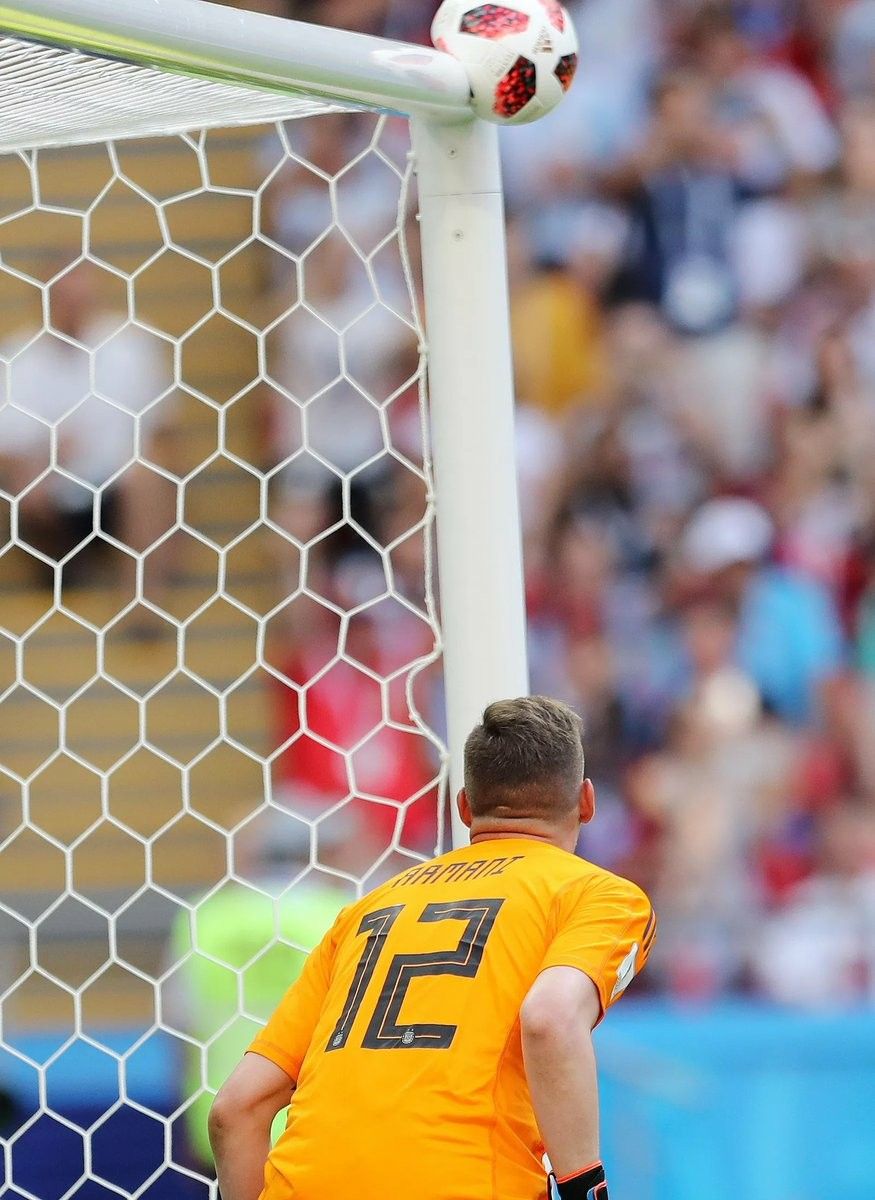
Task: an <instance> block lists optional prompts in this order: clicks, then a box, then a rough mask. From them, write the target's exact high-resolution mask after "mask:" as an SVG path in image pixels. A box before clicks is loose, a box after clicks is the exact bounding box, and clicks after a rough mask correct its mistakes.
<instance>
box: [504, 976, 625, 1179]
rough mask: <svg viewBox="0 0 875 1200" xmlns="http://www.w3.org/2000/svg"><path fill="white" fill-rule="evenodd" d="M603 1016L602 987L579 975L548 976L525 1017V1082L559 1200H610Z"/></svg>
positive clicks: (534, 989) (533, 992) (529, 1000)
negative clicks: (602, 1120)
mask: <svg viewBox="0 0 875 1200" xmlns="http://www.w3.org/2000/svg"><path fill="white" fill-rule="evenodd" d="M600 1015H601V1002H600V1000H599V995H598V992H597V991H596V987H595V984H594V983H593V982H592V980H590V979H589V978H588V977H587V976H586V975H584V974H583V972H581V971H578V970H576V969H575V968H574V967H550V968H548V969H547V970H546V971H542V973H541V974H540V975H539V976H538V978H537V979H536V981H535V983H534V985H533V986H532V988H531V990H530V991H529V994H528V995H527V996H526V998H525V1000H524V1001H523V1006H522V1009H521V1011H520V1027H521V1030H522V1042H523V1058H524V1060H525V1068H526V1078H527V1080H528V1084H529V1092H530V1094H531V1097H532V1105H533V1107H534V1110H535V1117H536V1119H537V1122H538V1128H539V1129H540V1131H541V1137H542V1138H543V1139H544V1145H545V1146H546V1147H547V1154H548V1155H549V1158H550V1162H551V1164H552V1166H553V1171H554V1173H555V1177H556V1185H555V1186H556V1189H557V1194H558V1195H559V1197H560V1200H607V1195H608V1193H607V1186H606V1184H605V1182H604V1171H603V1170H602V1166H601V1163H600V1161H599V1102H598V1083H597V1079H596V1063H595V1052H594V1050H593V1045H592V1030H593V1026H594V1025H595V1024H596V1022H597V1021H598V1019H599V1016H600Z"/></svg>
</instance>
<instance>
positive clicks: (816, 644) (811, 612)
mask: <svg viewBox="0 0 875 1200" xmlns="http://www.w3.org/2000/svg"><path fill="white" fill-rule="evenodd" d="M773 534H774V530H773V526H772V523H771V521H770V520H769V518H768V516H767V515H766V513H765V512H764V511H763V509H762V508H760V507H759V506H758V505H756V504H754V503H753V502H752V501H749V500H740V499H731V498H720V499H714V500H711V501H709V502H708V503H707V504H705V505H704V506H703V507H702V508H701V509H699V511H698V512H697V513H696V514H695V515H694V517H693V518H692V520H691V521H690V523H689V525H688V526H687V529H686V530H685V532H684V537H683V544H682V549H683V562H684V566H685V567H686V568H687V569H688V570H689V571H690V572H691V574H692V577H693V579H694V580H696V581H697V582H698V583H700V584H703V585H704V586H707V587H710V588H711V589H712V590H713V593H714V594H715V595H716V596H718V597H719V598H720V599H721V600H722V601H723V602H724V603H726V604H727V605H731V606H732V607H733V608H734V609H735V611H736V612H737V614H738V623H739V624H738V637H737V651H736V652H737V656H738V662H739V664H740V665H741V666H742V667H743V668H744V669H745V670H746V671H747V672H748V673H749V674H750V677H751V678H752V679H753V680H754V682H755V683H756V685H757V687H758V688H759V691H760V693H761V695H762V697H763V700H764V701H765V703H766V704H767V705H768V706H769V708H770V709H771V711H773V712H775V713H776V714H778V715H779V716H781V717H782V718H784V719H786V720H790V721H796V722H804V721H806V720H810V719H811V718H812V717H813V715H814V714H815V713H816V710H817V704H818V687H819V685H821V684H822V683H823V682H824V681H826V680H828V679H829V678H830V677H831V676H833V675H834V674H836V673H837V672H838V671H839V670H840V669H841V668H842V666H843V649H844V648H843V637H842V630H841V623H840V620H839V617H838V613H837V612H836V610H835V608H834V606H833V604H832V602H831V600H830V597H829V594H828V592H826V590H825V589H824V588H823V587H821V586H820V585H818V584H817V583H816V582H814V581H813V580H811V579H808V578H806V577H805V576H803V575H801V574H799V573H795V572H792V571H790V570H788V569H787V568H784V567H781V566H777V565H775V564H771V563H769V562H768V552H769V549H770V547H771V544H772V539H773Z"/></svg>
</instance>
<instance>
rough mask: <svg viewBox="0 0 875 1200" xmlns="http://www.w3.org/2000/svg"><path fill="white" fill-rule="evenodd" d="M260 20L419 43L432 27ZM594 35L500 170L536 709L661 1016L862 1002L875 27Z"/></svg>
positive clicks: (312, 8)
mask: <svg viewBox="0 0 875 1200" xmlns="http://www.w3.org/2000/svg"><path fill="white" fill-rule="evenodd" d="M270 7H271V8H272V9H273V10H277V11H278V10H280V9H282V11H284V12H286V13H288V14H289V15H295V16H306V17H307V18H308V19H314V18H316V19H322V20H325V21H327V22H329V23H334V24H338V25H350V26H352V27H357V28H360V29H363V30H365V31H367V32H376V33H384V34H389V35H391V36H399V37H405V38H420V39H423V40H424V39H425V38H426V36H427V28H428V23H429V20H430V18H431V16H432V15H433V11H434V7H435V6H434V4H433V3H411V2H410V0H407V2H405V3H404V4H403V5H402V4H400V3H387V2H385V0H382V2H381V0H375V2H374V3H365V4H363V3H360V2H358V0H357V2H356V3H355V4H346V3H343V0H336V2H330V0H328V2H326V3H323V4H309V5H285V4H282V5H281V4H276V3H274V4H271V5H270ZM572 7H573V8H574V10H575V17H576V21H577V25H578V30H579V34H580V40H581V57H580V67H579V73H578V79H577V82H576V84H575V87H574V89H573V90H572V93H571V95H570V97H569V99H568V100H567V102H566V103H565V105H564V107H563V108H561V109H560V110H559V111H558V112H557V113H556V114H554V115H553V116H552V117H551V118H550V119H549V120H548V121H547V122H546V123H544V124H543V125H538V126H533V127H530V128H527V129H525V128H524V129H514V130H510V131H507V133H506V134H505V135H504V159H505V172H506V182H507V191H508V207H509V218H510V235H511V279H512V303H513V313H514V346H515V355H516V369H517V392H518V466H519V477H520V484H521V491H522V502H523V523H524V540H525V555H526V576H527V590H528V609H529V637H530V661H531V672H532V686H533V688H534V689H536V690H539V691H544V692H547V693H550V694H553V695H558V696H561V697H563V698H565V699H567V700H568V701H570V702H571V703H573V704H574V705H575V706H576V707H577V709H578V710H579V711H580V713H581V715H582V716H583V719H584V722H585V728H586V744H587V749H588V755H589V771H590V773H591V775H592V776H593V778H594V780H595V782H596V785H597V788H598V794H599V798H600V814H599V819H598V821H597V822H596V824H595V825H594V826H593V827H592V829H591V830H588V831H587V832H586V833H585V835H584V838H583V840H582V844H581V851H582V853H585V854H587V855H589V856H592V857H593V858H596V859H598V860H599V861H600V862H603V863H605V864H606V865H608V866H610V867H612V868H615V869H617V870H619V871H622V872H625V873H628V874H630V875H632V876H633V877H634V878H636V879H638V880H639V881H640V882H641V883H643V884H644V885H645V886H646V887H648V888H649V889H650V890H651V891H652V892H653V894H654V896H655V899H656V904H657V907H658V909H659V911H660V914H661V918H662V923H661V928H662V935H661V948H660V952H659V954H658V956H656V958H655V969H654V970H653V972H652V973H651V978H652V979H653V980H654V981H655V984H656V986H658V987H660V988H662V989H667V990H669V991H670V992H671V993H673V994H675V995H678V996H681V997H686V998H695V999H707V998H709V997H713V996H717V995H719V994H723V993H725V992H728V991H734V990H745V991H749V992H750V991H752V992H755V993H759V994H764V995H767V996H771V997H774V998H778V999H781V1000H786V1001H789V1002H793V1003H797V1004H803V1005H808V1004H810V1005H819V1004H829V1003H857V1002H865V1001H869V1002H872V1001H875V750H873V746H875V3H873V2H872V0H822V2H820V3H805V2H804V0H798V2H793V0H748V2H739V3H735V4H732V3H718V4H703V3H697V2H695V0H677V2H674V3H672V2H669V0H582V2H581V3H578V4H577V5H573V6H572ZM355 136H356V133H355V123H354V121H353V123H352V125H350V126H349V127H348V129H347V132H346V138H347V145H346V149H345V154H346V157H347V158H348V157H349V154H350V150H352V151H353V153H354V152H355ZM338 156H340V155H339V154H338ZM295 194H296V193H295V189H294V187H292V188H291V190H290V191H289V192H288V193H287V194H286V197H285V200H284V203H285V204H286V205H288V207H289V211H295V207H294V205H295ZM368 195H369V196H370V194H368ZM371 219H373V218H372V217H371V216H369V220H371ZM383 347H385V349H386V361H387V362H388V361H389V360H390V359H392V358H393V357H397V348H396V347H393V346H392V344H391V340H389V339H387V340H385V341H383V342H381V343H380V350H382V349H383ZM379 352H380V351H379V350H377V348H376V343H374V342H372V343H371V347H370V353H371V354H372V355H374V354H379ZM377 361H378V360H377V359H376V358H372V363H374V362H377ZM403 373H404V370H403V368H402V370H401V375H402V376H403ZM370 491H371V493H373V489H370ZM368 492H369V489H367V488H364V489H363V495H364V496H367V494H368ZM413 492H414V493H415V488H414V489H413ZM388 495H389V497H390V499H389V503H388V509H387V510H385V511H384V512H383V517H382V519H383V520H384V521H385V520H386V519H387V512H388V513H389V514H392V515H397V512H396V510H395V505H396V504H397V506H398V508H401V507H403V506H406V511H405V512H404V516H403V519H401V520H399V521H398V522H397V527H398V528H403V527H404V525H405V522H407V521H409V520H410V519H411V508H412V509H413V510H415V509H416V504H417V501H416V499H415V494H414V495H413V496H412V497H411V495H410V494H407V495H406V496H399V497H397V498H395V499H392V496H393V493H392V491H391V489H390V491H389V493H388ZM384 499H385V495H384ZM412 519H413V520H414V521H415V519H416V517H415V512H414V515H413V518H412ZM419 549H420V550H421V546H420V547H419ZM416 552H417V551H416V548H412V550H411V556H414V555H415V553H416ZM349 561H350V560H349V559H348V558H347V559H346V562H347V564H348V563H349ZM359 569H360V570H361V571H364V569H365V560H364V558H362V559H361V560H360V567H359ZM415 575H416V572H415V571H412V572H411V575H410V577H411V578H414V577H415ZM347 585H348V586H355V585H354V584H350V581H349V580H348V581H347ZM404 627H405V619H404V614H403V613H401V612H398V613H396V614H395V615H394V619H393V620H390V621H389V622H388V623H387V624H386V625H385V626H384V627H383V630H382V633H383V634H385V632H386V631H387V630H388V631H389V634H390V636H389V637H388V638H387V639H384V644H386V645H391V644H392V637H393V636H397V635H398V631H400V630H401V629H402V628H404ZM409 633H410V631H409V630H408V635H409ZM402 656H403V655H402ZM349 702H350V696H349V693H346V694H344V691H343V689H342V688H341V689H340V691H339V693H338V697H337V704H336V710H335V711H336V714H337V719H340V720H343V719H345V715H346V710H348V708H349ZM427 774H428V773H427V771H425V772H424V773H423V774H422V775H421V779H422V783H423V785H424V784H425V781H426V778H427ZM416 778H417V776H416V767H415V764H413V763H411V764H410V773H409V775H408V776H407V777H406V778H405V779H404V782H403V786H404V787H406V788H407V789H408V794H409V788H410V787H411V786H413V783H414V781H415V780H416ZM382 786H383V792H382V793H381V794H385V795H389V796H392V795H398V794H399V793H398V791H397V786H398V783H397V781H396V784H395V786H396V790H395V791H393V790H392V787H393V784H392V781H388V780H386V779H385V778H383V781H382Z"/></svg>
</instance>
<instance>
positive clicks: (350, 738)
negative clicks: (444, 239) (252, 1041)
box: [0, 51, 443, 1200]
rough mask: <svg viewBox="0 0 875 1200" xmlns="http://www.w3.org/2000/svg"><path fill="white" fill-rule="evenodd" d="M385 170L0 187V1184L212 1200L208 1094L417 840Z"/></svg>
mask: <svg viewBox="0 0 875 1200" xmlns="http://www.w3.org/2000/svg"><path fill="white" fill-rule="evenodd" d="M48 53H50V54H54V53H55V52H53V51H49V52H48ZM7 62H8V60H7ZM105 69H106V71H107V72H108V75H107V78H108V77H109V75H110V74H111V73H112V71H114V70H115V68H114V67H113V66H110V67H107V68H105ZM97 84H98V90H99V88H100V86H101V81H100V80H97ZM80 86H81V76H80V77H79V80H78V81H77V85H76V94H77V101H78V98H79V88H80ZM168 86H169V87H170V85H168ZM204 86H211V85H204ZM86 90H87V89H86ZM171 91H172V87H171ZM169 94H170V93H168V95H169ZM154 99H155V97H154V96H153V100H154ZM83 102H85V101H84V100H83ZM41 103H42V101H41V100H35V101H34V102H33V109H34V113H36V111H37V110H38V109H39V108H40V106H41ZM47 111H48V110H47V109H46V110H45V111H44V112H43V113H42V116H45V114H46V112H47ZM52 119H54V118H52ZM408 158H409V155H408V139H407V127H406V124H405V123H403V122H400V121H397V120H392V119H387V118H378V117H375V116H371V115H364V114H348V113H347V114H333V115H327V116H321V117H314V118H312V119H310V120H307V121H302V122H291V123H289V124H288V125H287V126H283V125H279V126H275V127H265V128H260V129H246V130H241V129H238V130H224V131H213V132H209V133H208V132H204V131H202V132H199V133H195V134H187V135H184V136H180V137H175V138H165V139H160V140H154V141H141V142H128V143H117V144H112V143H110V144H108V145H102V146H92V147H89V148H87V149H84V148H83V149H80V150H71V149H66V150H41V151H39V152H36V151H29V152H28V151H23V152H18V153H15V154H12V155H9V156H7V157H6V158H4V160H3V162H2V172H0V342H2V345H0V363H2V395H0V489H2V490H0V503H2V512H0V521H2V525H0V548H2V549H0V607H2V622H0V624H2V634H0V993H2V1042H0V1090H6V1091H8V1092H9V1093H10V1095H11V1096H12V1098H13V1104H14V1113H13V1115H12V1116H10V1117H9V1119H8V1120H7V1129H6V1130H5V1132H6V1133H7V1134H8V1141H7V1142H6V1143H5V1170H6V1179H7V1181H8V1183H9V1187H10V1190H9V1192H8V1194H9V1195H10V1196H26V1197H37V1198H38V1200H49V1198H53V1197H67V1196H71V1197H72V1196H76V1197H78V1198H79V1200H96V1198H97V1197H106V1196H119V1195H124V1196H141V1195H143V1196H148V1197H149V1200H162V1198H165V1197H166V1198H167V1200H169V1198H170V1197H173V1198H174V1200H184V1198H185V1197H188V1196H192V1197H194V1196H205V1195H207V1194H213V1192H214V1185H212V1184H209V1183H208V1182H207V1181H206V1178H205V1175H204V1174H203V1159H204V1155H205V1154H206V1146H205V1140H204V1137H203V1120H204V1116H205V1104H206V1103H207V1102H208V1100H209V1095H210V1089H215V1087H216V1086H217V1084H218V1083H220V1082H221V1080H222V1078H223V1076H224V1075H225V1074H226V1073H227V1071H228V1069H229V1068H230V1066H231V1065H233V1062H234V1061H235V1058H236V1056H237V1054H238V1053H239V1050H240V1048H241V1046H242V1045H243V1044H244V1043H245V1041H246V1040H247V1038H248V1037H249V1036H251V1032H252V1030H253V1028H254V1022H255V1021H257V1020H260V1019H263V1018H264V1016H265V1015H266V1014H267V1012H268V1011H269V1010H270V1009H271V1008H272V1006H273V1005H274V1004H275V1003H276V1001H277V1000H278V998H279V996H280V995H281V993H282V990H283V988H284V987H285V985H286V984H287V983H288V981H289V979H290V978H292V977H293V976H294V974H295V972H296V971H297V970H298V969H299V967H300V965H301V959H302V953H301V952H302V950H303V949H306V948H309V947H310V946H311V945H312V944H313V943H314V942H315V940H316V939H317V938H318V937H319V936H320V935H321V932H322V930H323V929H324V928H325V927H326V926H327V924H328V923H329V922H330V920H331V918H332V916H333V914H334V912H335V911H336V909H337V908H338V907H339V905H340V904H341V903H343V902H345V901H346V900H348V899H349V898H351V896H352V895H354V894H355V893H356V892H357V891H359V890H360V889H361V888H362V887H365V886H369V884H370V883H372V882H373V881H374V880H375V879H377V878H378V877H380V876H381V875H382V874H388V873H389V872H390V871H391V870H393V869H396V868H397V867H398V866H399V865H400V864H401V863H403V862H405V861H409V860H410V858H417V857H422V856H427V855H429V854H431V853H433V852H434V849H435V846H436V845H437V844H438V842H439V841H440V838H441V837H442V833H441V829H440V819H439V815H440V812H441V808H442V796H443V783H442V778H443V775H442V768H441V760H442V755H441V750H440V745H439V742H438V740H437V738H436V737H435V735H434V734H432V733H431V732H430V731H429V729H428V728H427V726H426V724H425V723H424V722H423V720H422V718H421V717H420V716H419V713H418V711H417V710H418V709H421V710H422V711H423V712H425V713H427V711H428V710H427V705H428V703H429V696H430V695H431V693H432V691H434V690H435V689H436V688H437V681H436V679H435V678H434V676H435V670H436V666H435V664H436V659H437V651H438V639H437V630H436V624H435V619H434V611H433V605H432V599H431V593H430V539H431V532H432V504H431V480H430V472H429V466H428V454H427V449H425V448H424V439H425V422H424V420H423V412H424V409H423V405H422V394H423V390H424V389H423V364H422V337H421V331H420V326H419V320H418V317H417V302H416V299H415V291H416V289H415V287H414V286H413V284H412V282H411V271H410V270H409V264H408V260H407V249H406V237H405V234H406V233H407V232H409V231H410V230H411V229H413V228H415V226H413V225H412V224H411V222H410V208H411V205H410V198H409V194H408V193H409V180H410V172H409V161H408ZM192 947H194V949H193V948H192ZM2 1119H3V1118H2V1115H0V1120H2ZM4 1194H7V1193H4Z"/></svg>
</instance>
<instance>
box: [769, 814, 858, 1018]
mask: <svg viewBox="0 0 875 1200" xmlns="http://www.w3.org/2000/svg"><path fill="white" fill-rule="evenodd" d="M752 964H753V970H754V974H755V977H756V980H757V983H758V984H759V986H760V988H761V989H762V991H763V992H764V994H765V995H767V996H769V997H770V998H772V999H774V1000H779V1001H781V1002H782V1003H785V1004H792V1005H794V1006H797V1007H801V1008H825V1007H835V1006H837V1005H839V1006H849V1005H855V1004H860V1003H869V1004H872V1003H875V816H873V814H872V811H871V809H866V808H862V807H861V806H859V805H853V804H850V803H846V804H843V805H842V806H841V807H839V808H838V809H836V810H835V811H833V812H831V813H828V814H827V815H825V816H824V817H823V818H822V820H821V822H820V828H819V838H818V856H817V864H816V867H815V870H814V873H813V874H812V876H811V878H810V879H808V880H806V881H805V882H804V883H802V884H800V886H799V888H798V890H797V892H796V894H795V895H794V896H793V898H792V899H791V900H790V901H789V902H788V903H787V904H786V905H784V906H783V907H782V908H780V909H779V910H778V911H777V912H775V913H774V914H772V915H771V916H770V917H769V918H768V920H767V921H766V923H765V926H764V927H763V928H761V929H760V930H759V933H758V936H757V938H756V940H755V942H754V945H753V952H752Z"/></svg>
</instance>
